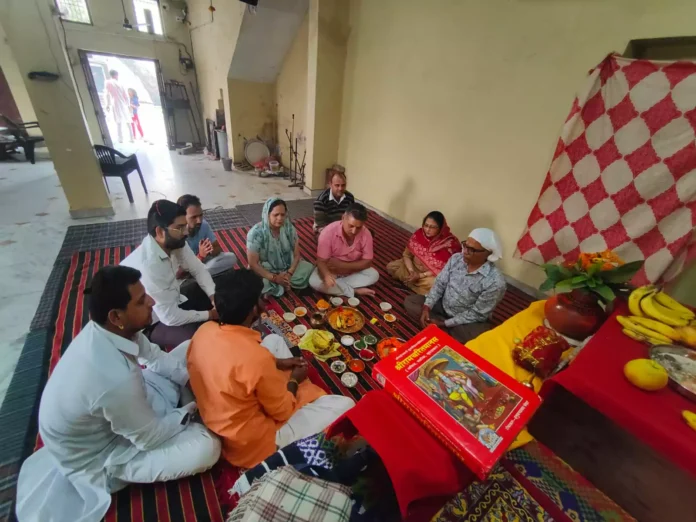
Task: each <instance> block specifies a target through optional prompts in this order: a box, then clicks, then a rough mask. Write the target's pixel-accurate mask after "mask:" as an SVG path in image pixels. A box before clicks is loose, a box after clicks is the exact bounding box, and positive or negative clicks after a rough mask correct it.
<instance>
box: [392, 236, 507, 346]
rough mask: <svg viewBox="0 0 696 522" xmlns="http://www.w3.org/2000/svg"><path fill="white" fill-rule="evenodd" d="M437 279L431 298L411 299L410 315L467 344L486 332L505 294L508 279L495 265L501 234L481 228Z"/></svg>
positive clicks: (409, 299)
mask: <svg viewBox="0 0 696 522" xmlns="http://www.w3.org/2000/svg"><path fill="white" fill-rule="evenodd" d="M462 247H463V251H462V253H457V254H454V255H453V256H452V257H451V258H450V260H449V261H448V262H447V264H446V265H445V268H444V269H443V270H442V272H440V273H439V274H438V276H437V278H436V279H435V283H434V284H433V288H432V289H431V290H430V293H429V294H428V296H427V297H424V296H421V295H409V296H408V297H406V300H405V301H404V307H405V308H406V311H407V312H408V314H409V315H410V316H411V317H413V318H414V319H416V320H418V321H420V324H421V326H423V328H425V327H426V326H427V325H428V324H435V325H437V326H439V327H440V328H442V329H443V330H445V331H447V332H448V333H449V334H450V335H451V336H452V337H454V338H455V339H457V340H458V341H459V342H461V343H463V344H465V343H467V342H468V341H470V340H472V339H475V338H476V337H478V336H479V335H480V334H481V333H483V332H485V331H486V330H490V328H491V324H490V323H489V322H488V321H489V319H490V316H491V314H492V313H493V310H494V309H495V307H496V306H497V305H498V303H499V302H500V300H501V299H502V298H503V295H504V294H505V288H506V283H505V278H504V277H503V274H502V273H501V272H500V270H498V268H497V267H496V266H495V265H494V264H493V262H494V261H497V260H498V259H500V258H501V257H502V245H501V243H500V239H499V238H498V236H497V234H496V233H495V232H493V231H492V230H490V229H488V228H477V229H475V230H473V231H472V232H471V233H470V234H469V237H468V238H467V239H466V241H464V242H463V243H462Z"/></svg>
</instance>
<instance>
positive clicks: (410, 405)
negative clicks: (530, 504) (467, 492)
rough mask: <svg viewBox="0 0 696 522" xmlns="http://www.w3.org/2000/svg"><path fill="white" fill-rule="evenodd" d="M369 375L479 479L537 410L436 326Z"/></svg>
mask: <svg viewBox="0 0 696 522" xmlns="http://www.w3.org/2000/svg"><path fill="white" fill-rule="evenodd" d="M372 376H373V378H374V379H375V380H376V381H377V382H379V383H380V384H381V385H382V386H384V389H385V390H386V391H388V392H389V393H391V394H392V395H393V396H394V398H395V399H396V400H397V401H399V402H400V403H401V404H402V405H403V406H404V407H405V408H406V409H407V410H408V411H409V412H411V414H412V415H414V416H415V417H416V418H417V419H418V420H419V421H420V422H421V423H423V425H424V426H425V427H426V428H427V429H428V430H429V431H430V432H431V433H432V434H433V435H434V436H436V437H437V438H438V439H439V440H440V441H441V442H442V443H443V444H445V446H447V447H448V448H449V449H450V450H451V451H452V452H453V453H454V454H455V455H457V457H459V459H460V460H461V461H462V462H464V464H465V465H466V466H467V467H468V468H469V469H471V470H472V471H474V472H475V473H476V475H477V476H478V477H479V478H480V479H481V480H484V479H485V478H486V476H487V475H488V473H489V472H490V471H491V469H492V468H493V466H495V464H496V462H498V460H500V458H501V457H502V456H503V453H505V451H506V450H507V448H508V447H509V446H510V444H512V442H513V441H514V440H515V437H516V436H517V434H518V433H519V432H520V431H522V428H524V426H525V425H526V424H527V422H529V419H530V418H531V417H532V415H533V414H534V412H535V411H536V410H537V408H539V406H540V405H541V398H540V397H539V396H538V395H537V394H536V393H535V392H534V391H533V390H530V389H529V388H527V387H525V386H523V385H522V384H520V383H519V382H517V381H516V380H515V379H513V378H512V377H510V376H509V375H507V374H506V373H505V372H503V371H502V370H499V369H498V368H496V367H495V366H493V365H492V364H491V363H489V362H488V361H486V360H485V359H483V358H482V357H480V356H478V355H476V354H475V353H474V352H472V351H471V350H469V349H468V348H466V347H464V346H462V345H461V344H460V343H459V342H457V341H455V340H454V339H453V338H452V337H450V336H449V335H447V334H446V333H445V332H443V331H442V330H440V329H439V328H438V327H437V326H435V325H430V326H428V327H427V328H426V329H425V330H423V331H422V332H420V333H419V334H417V335H416V336H415V337H413V338H412V339H411V340H410V341H409V342H408V343H406V344H405V345H404V346H403V348H402V349H401V350H400V351H398V352H397V353H394V354H392V355H390V356H389V357H386V358H385V359H382V360H381V361H380V362H378V363H377V364H375V366H374V368H373V370H372Z"/></svg>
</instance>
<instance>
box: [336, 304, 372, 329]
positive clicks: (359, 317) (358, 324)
mask: <svg viewBox="0 0 696 522" xmlns="http://www.w3.org/2000/svg"><path fill="white" fill-rule="evenodd" d="M340 310H344V311H351V312H353V314H355V324H354V325H353V326H351V327H348V328H338V327H337V326H336V320H337V319H338V313H339V311H340ZM326 320H327V322H328V323H329V326H331V328H333V329H334V330H336V331H337V332H341V333H346V334H351V333H355V332H358V331H360V330H361V329H362V327H363V326H365V316H364V315H363V314H362V313H361V312H360V310H358V309H356V308H352V307H350V306H339V307H338V308H334V309H333V310H331V311H329V312H327V314H326Z"/></svg>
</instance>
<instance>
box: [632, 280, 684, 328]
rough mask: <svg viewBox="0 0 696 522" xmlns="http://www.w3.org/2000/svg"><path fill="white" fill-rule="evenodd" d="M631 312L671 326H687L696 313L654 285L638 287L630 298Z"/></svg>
mask: <svg viewBox="0 0 696 522" xmlns="http://www.w3.org/2000/svg"><path fill="white" fill-rule="evenodd" d="M628 308H629V310H631V314H632V315H634V316H638V317H650V318H652V319H656V320H658V321H660V322H661V323H664V324H666V325H670V326H686V325H687V324H689V323H690V322H691V321H693V320H694V319H695V318H696V314H694V312H692V311H691V310H689V309H688V308H687V307H685V306H684V305H682V304H681V303H679V302H678V301H677V300H676V299H673V298H672V297H670V296H669V295H667V294H666V293H664V292H663V291H661V290H658V289H657V288H656V287H655V286H654V285H645V286H641V287H640V288H636V289H635V290H634V291H633V292H631V295H630V296H629V298H628Z"/></svg>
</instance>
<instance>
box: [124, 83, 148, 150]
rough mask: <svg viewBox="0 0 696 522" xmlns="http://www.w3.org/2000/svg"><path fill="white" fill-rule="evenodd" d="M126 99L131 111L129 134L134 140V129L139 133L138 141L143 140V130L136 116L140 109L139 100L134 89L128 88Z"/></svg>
mask: <svg viewBox="0 0 696 522" xmlns="http://www.w3.org/2000/svg"><path fill="white" fill-rule="evenodd" d="M128 99H129V102H130V110H131V134H132V136H133V138H135V137H136V134H135V129H138V132H140V139H143V138H144V137H145V135H144V134H143V128H142V126H141V125H140V116H138V108H139V107H140V98H139V97H138V92H137V91H136V90H135V89H131V88H129V89H128Z"/></svg>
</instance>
